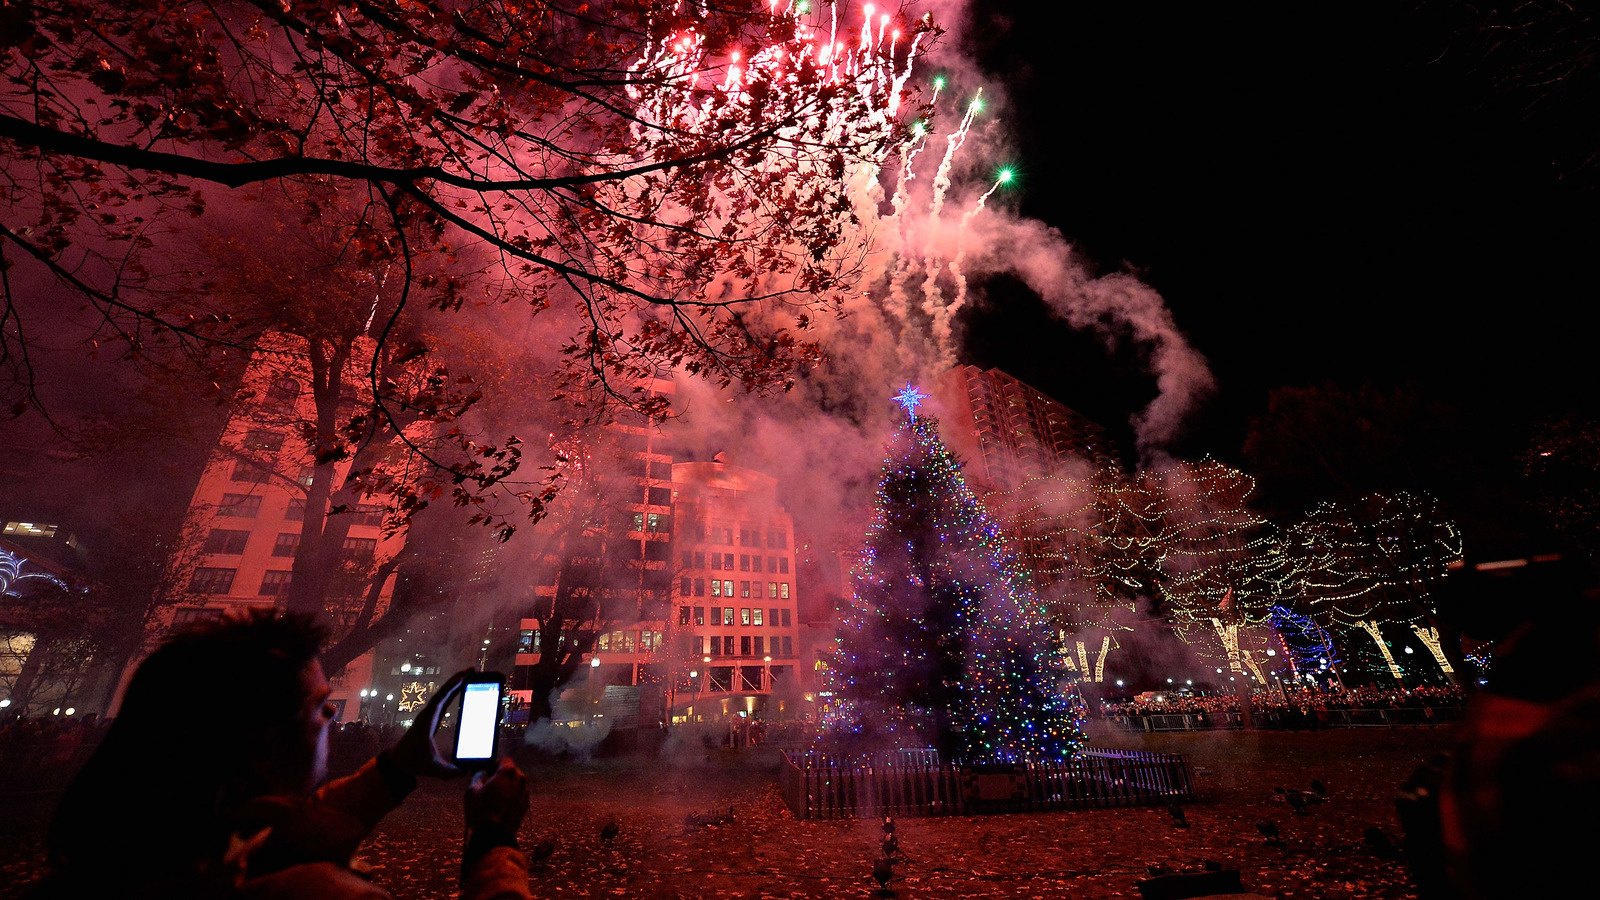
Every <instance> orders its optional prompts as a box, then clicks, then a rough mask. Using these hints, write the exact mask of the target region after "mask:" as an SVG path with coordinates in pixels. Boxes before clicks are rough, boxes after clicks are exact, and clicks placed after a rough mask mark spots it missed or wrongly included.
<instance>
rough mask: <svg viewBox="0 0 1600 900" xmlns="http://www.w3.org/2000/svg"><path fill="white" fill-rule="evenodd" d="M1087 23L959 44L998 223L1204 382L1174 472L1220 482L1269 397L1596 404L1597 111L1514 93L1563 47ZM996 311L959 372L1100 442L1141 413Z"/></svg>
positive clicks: (1214, 10)
mask: <svg viewBox="0 0 1600 900" xmlns="http://www.w3.org/2000/svg"><path fill="white" fill-rule="evenodd" d="M1092 6H1093V7H1095V8H1092V9H1084V8H1081V7H1082V5H1080V4H1062V5H1053V6H1052V7H1051V8H1050V9H1048V10H1045V9H1041V8H1038V7H1034V6H1031V5H1025V4H1020V3H1013V4H1009V8H1010V9H1012V10H1013V12H1012V13H1011V14H1009V15H1008V14H1006V13H1005V12H1004V10H1005V9H1007V8H1008V5H1006V4H1002V5H1001V6H999V7H996V6H994V5H986V6H982V7H979V9H978V10H977V12H976V13H975V21H974V22H973V23H971V25H970V26H969V29H968V32H969V33H968V36H967V38H966V40H965V43H966V45H967V48H968V49H969V50H970V52H972V53H973V54H974V55H975V56H976V57H977V58H978V59H980V60H981V62H982V64H983V65H984V66H985V67H986V68H987V69H988V70H989V71H990V72H992V73H995V74H996V76H997V77H999V78H1001V79H1002V80H1003V81H1005V82H1006V83H1007V84H1008V85H1009V87H1010V90H1011V100H1012V106H1011V108H1009V109H1006V110H1003V111H1002V110H997V113H996V114H998V115H1005V116H1008V117H1009V118H1010V119H1011V120H1012V121H1013V122H1015V123H1016V126H1017V130H1018V132H1019V133H1020V137H1019V140H1018V143H1017V160H1018V162H1019V166H1020V175H1021V178H1020V185H1019V190H1018V191H1017V192H1016V193H1015V194H1014V195H1012V199H1011V200H1010V202H1012V203H1016V204H1019V207H1020V211H1021V212H1023V213H1024V214H1026V215H1029V216H1034V217H1037V218H1040V219H1043V220H1045V221H1047V222H1049V223H1051V224H1053V225H1055V226H1056V227H1058V228H1059V229H1060V230H1061V231H1062V232H1063V233H1064V234H1066V236H1067V237H1068V238H1069V239H1071V240H1073V241H1074V243H1075V244H1076V245H1077V246H1078V248H1079V249H1080V250H1081V251H1083V253H1084V254H1085V255H1086V256H1087V257H1088V258H1089V259H1091V260H1093V262H1094V263H1095V264H1096V265H1097V266H1098V267H1100V269H1101V270H1102V271H1114V270H1119V269H1120V270H1127V271H1131V272H1133V273H1135V274H1137V275H1139V277H1141V278H1142V279H1143V280H1145V281H1146V282H1147V283H1149V284H1151V285H1152V286H1154V287H1155V288H1156V289H1157V290H1159V291H1160V292H1161V293H1162V295H1163V296H1164V297H1165V298H1166V300H1167V302H1168V305H1169V306H1170V307H1171V308H1172V309H1173V311H1174V315H1175V317H1176V319H1177V322H1178V325H1179V327H1180V328H1181V329H1182V330H1183V331H1184V332H1185V333H1186V334H1187V335H1188V336H1189V338H1190V339H1191V340H1192V341H1193V343H1194V344H1195V345H1196V346H1197V348H1198V349H1199V350H1200V351H1201V352H1202V353H1203V354H1205V355H1206V356H1207V358H1208V359H1209V361H1210V363H1211V366H1212V369H1213V372H1214V373H1215V375H1216V376H1217V381H1218V390H1217V392H1216V393H1215V394H1214V395H1213V397H1212V399H1211V401H1210V402H1209V403H1208V404H1207V405H1206V406H1205V407H1204V408H1203V409H1202V410H1200V411H1199V412H1198V414H1197V415H1195V416H1194V417H1192V419H1191V424H1190V427H1189V429H1188V432H1187V433H1186V435H1185V437H1184V439H1183V440H1182V441H1181V442H1180V445H1179V446H1178V447H1176V448H1175V449H1176V450H1178V451H1179V452H1180V453H1181V454H1184V455H1197V454H1199V453H1205V452H1210V453H1213V454H1215V455H1218V456H1220V457H1222V458H1224V459H1230V458H1234V457H1236V455H1237V452H1238V450H1239V445H1240V441H1241V439H1242V436H1243V430H1244V427H1245V423H1246V421H1247V419H1248V417H1249V416H1251V415H1254V414H1257V413H1259V412H1261V411H1263V410H1264V409H1265V400H1266V395H1267V392H1268V391H1269V390H1270V389H1271V387H1273V386H1275V385H1280V384H1287V385H1306V384H1314V383H1318V382H1321V381H1324V380H1329V379H1332V380H1335V381H1338V382H1340V383H1342V384H1345V385H1347V386H1355V385H1358V384H1360V383H1361V382H1363V381H1368V380H1370V381H1372V382H1374V383H1376V384H1379V385H1394V384H1404V383H1411V384H1415V385H1416V386H1417V387H1419V388H1420V389H1422V390H1423V391H1425V392H1426V393H1427V394H1428V395H1430V396H1433V397H1436V398H1438V399H1440V400H1442V401H1444V402H1447V403H1451V404H1460V405H1464V406H1467V407H1470V408H1471V409H1473V410H1474V411H1476V412H1478V413H1482V414H1483V416H1484V418H1485V420H1486V421H1490V422H1494V421H1502V422H1504V421H1511V420H1516V421H1523V420H1526V419H1527V418H1529V417H1531V416H1537V415H1542V414H1545V413H1547V412H1550V411H1553V410H1559V409H1564V408H1569V407H1572V406H1575V405H1576V406H1587V405H1589V404H1591V403H1592V399H1591V398H1590V397H1589V394H1590V393H1591V387H1592V385H1593V382H1594V378H1593V376H1592V374H1590V373H1591V371H1592V363H1591V359H1592V353H1591V351H1590V350H1589V347H1590V345H1591V343H1592V333H1591V330H1590V329H1589V327H1587V326H1586V325H1584V324H1583V322H1584V319H1585V317H1584V315H1583V313H1584V311H1585V307H1586V306H1587V305H1588V303H1589V302H1591V301H1592V299H1593V297H1594V288H1593V285H1594V283H1595V278H1594V275H1595V272H1594V268H1595V264H1594V259H1595V252H1594V248H1595V247H1596V246H1597V244H1596V238H1597V237H1600V234H1597V225H1596V222H1595V217H1594V215H1593V203H1592V201H1593V199H1594V196H1595V194H1594V185H1595V182H1596V178H1595V173H1594V172H1593V170H1592V168H1591V167H1586V166H1584V165H1583V163H1584V161H1585V159H1586V158H1587V157H1588V156H1589V155H1590V154H1593V153H1594V152H1595V150H1596V149H1597V148H1600V142H1597V141H1596V140H1595V134H1596V127H1595V125H1594V124H1593V123H1592V122H1591V121H1590V120H1591V119H1592V118H1593V110H1594V109H1595V108H1596V105H1595V103H1594V102H1593V101H1594V100H1595V99H1596V96H1597V93H1600V92H1597V91H1596V90H1595V89H1594V86H1593V84H1592V82H1593V81H1594V78H1593V76H1590V75H1589V74H1588V73H1586V72H1579V73H1577V74H1574V75H1570V76H1569V77H1568V78H1567V79H1566V80H1565V81H1563V82H1561V83H1560V84H1558V85H1557V86H1556V87H1555V88H1553V89H1550V90H1548V91H1543V90H1540V91H1534V90H1527V89H1521V88H1518V87H1517V86H1516V85H1514V84H1513V85H1510V86H1507V84H1506V80H1507V79H1508V78H1510V77H1512V76H1514V75H1516V74H1517V72H1518V71H1519V66H1523V65H1525V64H1527V63H1528V62H1529V61H1530V60H1534V61H1536V60H1538V59H1539V57H1538V55H1537V50H1538V48H1539V47H1541V46H1544V45H1546V44H1553V45H1557V46H1560V43H1559V42H1560V40H1562V39H1564V38H1566V37H1571V36H1572V35H1570V34H1568V33H1566V32H1561V31H1555V32H1554V33H1555V35H1556V37H1555V38H1550V37H1547V36H1546V35H1545V33H1544V32H1541V31H1538V30H1534V31H1530V32H1528V33H1527V35H1525V37H1526V40H1525V41H1520V42H1519V39H1518V38H1517V37H1515V36H1513V37H1512V38H1511V39H1509V40H1506V41H1505V43H1504V44H1503V45H1502V46H1500V47H1499V48H1497V49H1496V50H1495V51H1494V52H1493V53H1487V52H1486V51H1485V50H1484V49H1483V47H1482V45H1481V43H1480V42H1478V41H1477V40H1476V39H1475V38H1474V37H1472V36H1471V35H1468V36H1466V37H1457V38H1451V37H1450V34H1449V32H1450V29H1451V28H1452V27H1453V23H1459V21H1461V16H1460V13H1459V11H1456V10H1452V9H1451V8H1450V5H1449V4H1441V5H1440V6H1439V7H1437V8H1435V7H1432V6H1427V5H1424V6H1423V7H1421V8H1418V9H1407V8H1405V7H1406V6H1407V5H1406V4H1392V5H1388V6H1392V7H1393V8H1392V9H1388V8H1383V7H1385V6H1386V5H1384V4H1373V5H1371V6H1373V7H1378V8H1376V9H1368V8H1367V6H1368V5H1366V4H1357V5H1356V6H1355V7H1349V6H1344V7H1337V8H1334V7H1325V6H1310V7H1304V8H1299V7H1294V5H1290V6H1289V7H1285V6H1282V5H1279V6H1274V7H1271V8H1267V7H1258V8H1254V9H1241V8H1232V7H1219V6H1217V5H1215V4H1204V5H1185V6H1181V7H1166V6H1161V7H1155V8H1147V7H1144V6H1142V5H1141V6H1128V5H1124V4H1094V5H1092ZM1107 7H1112V8H1107ZM1023 10H1026V11H1025V12H1024V11H1023ZM1578 37H1582V35H1578ZM1560 52H1568V53H1569V55H1570V53H1572V52H1576V51H1558V55H1559V53H1560ZM990 294H991V299H992V300H993V301H994V302H991V303H990V304H989V306H988V307H987V308H986V309H985V310H983V311H980V312H977V313H975V314H974V315H973V316H971V317H970V318H969V321H968V324H969V328H970V331H969V337H968V353H969V358H970V361H971V362H974V363H976V364H979V365H983V366H991V365H993V366H999V367H1001V368H1004V369H1006V370H1007V371H1010V372H1012V373H1013V374H1015V375H1017V376H1018V377H1020V378H1022V379H1024V380H1025V381H1028V382H1030V383H1033V384H1034V385H1035V386H1037V387H1039V388H1041V389H1043V390H1045V391H1046V392H1048V393H1050V394H1052V395H1054V396H1056V397H1058V398H1059V399H1061V400H1062V401H1063V402H1066V403H1067V404H1068V405H1071V406H1073V407H1075V408H1077V409H1079V410H1080V411H1082V412H1084V413H1086V414H1088V415H1090V416H1091V417H1094V418H1096V419H1098V420H1100V421H1102V422H1104V423H1105V424H1107V425H1108V426H1112V427H1113V428H1115V427H1118V426H1120V425H1121V424H1122V423H1123V422H1124V421H1125V419H1126V417H1127V415H1128V414H1129V412H1131V411H1132V410H1134V409H1136V408H1138V407H1139V405H1141V404H1142V403H1144V402H1146V401H1147V400H1148V399H1149V397H1150V396H1152V395H1153V393H1154V388H1153V385H1152V384H1151V383H1150V380H1149V378H1148V376H1142V375H1141V374H1140V371H1141V370H1140V366H1139V360H1138V359H1137V358H1136V357H1135V356H1133V355H1132V354H1131V353H1130V352H1128V351H1126V350H1124V351H1122V352H1120V353H1113V354H1111V355H1109V356H1108V355H1107V354H1106V353H1105V351H1103V350H1102V349H1101V346H1100V344H1099V341H1098V339H1095V338H1091V337H1087V336H1083V335H1074V334H1072V333H1070V332H1068V331H1067V330H1066V329H1064V328H1062V327H1058V326H1051V325H1050V323H1049V322H1048V319H1047V317H1046V316H1045V315H1044V313H1043V312H1042V310H1040V309H1038V308H1037V306H1036V305H1034V304H1032V303H1030V301H1029V298H1028V297H1027V295H1026V293H1025V292H1023V291H1020V290H1018V289H1017V288H1016V287H1015V286H1014V285H1008V284H1003V283H1002V284H996V285H991V286H990ZM1062 351H1065V352H1062Z"/></svg>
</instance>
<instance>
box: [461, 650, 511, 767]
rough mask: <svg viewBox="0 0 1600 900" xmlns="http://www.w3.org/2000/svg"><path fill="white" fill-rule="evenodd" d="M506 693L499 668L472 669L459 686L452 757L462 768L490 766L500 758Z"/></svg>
mask: <svg viewBox="0 0 1600 900" xmlns="http://www.w3.org/2000/svg"><path fill="white" fill-rule="evenodd" d="M505 695H506V677H505V676H504V675H501V674H500V673H498V672H474V673H472V674H471V675H469V676H468V677H467V682H466V684H464V685H462V687H461V705H460V706H459V707H458V708H457V712H456V741H455V753H454V754H453V757H452V758H453V759H454V761H455V764H456V765H457V766H460V767H461V768H463V769H488V768H492V767H493V766H494V765H495V763H496V761H497V760H498V759H499V754H498V752H497V751H498V749H499V742H500V711H501V709H502V708H503V706H504V701H505Z"/></svg>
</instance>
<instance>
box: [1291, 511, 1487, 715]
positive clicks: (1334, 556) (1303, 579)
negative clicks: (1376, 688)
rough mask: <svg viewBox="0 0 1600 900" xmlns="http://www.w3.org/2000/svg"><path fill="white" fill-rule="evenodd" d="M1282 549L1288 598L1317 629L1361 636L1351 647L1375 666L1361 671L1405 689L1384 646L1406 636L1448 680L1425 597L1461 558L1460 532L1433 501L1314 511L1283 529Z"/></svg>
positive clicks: (1451, 670) (1433, 613) (1433, 604)
mask: <svg viewBox="0 0 1600 900" xmlns="http://www.w3.org/2000/svg"><path fill="white" fill-rule="evenodd" d="M1284 544H1285V547H1286V554H1287V556H1288V557H1289V558H1290V559H1291V560H1292V562H1293V570H1294V583H1293V586H1292V592H1293V594H1294V595H1296V596H1297V597H1298V599H1299V601H1300V603H1301V604H1302V605H1303V606H1304V608H1305V610H1306V611H1308V612H1309V613H1310V615H1311V617H1312V618H1313V619H1315V620H1316V622H1317V624H1319V625H1321V626H1322V627H1324V628H1326V629H1328V630H1330V631H1333V632H1334V633H1336V634H1341V635H1354V634H1357V633H1359V634H1360V636H1361V639H1360V640H1358V641H1353V642H1349V644H1350V646H1357V647H1361V648H1362V649H1363V650H1368V651H1371V652H1375V653H1376V654H1377V656H1378V657H1379V658H1380V660H1381V662H1380V661H1378V660H1374V661H1372V662H1371V663H1369V664H1367V665H1365V666H1364V668H1367V669H1369V670H1378V669H1380V668H1381V669H1382V670H1386V671H1387V672H1388V673H1389V675H1390V676H1391V677H1393V678H1394V679H1395V681H1396V682H1400V683H1404V677H1405V676H1404V672H1403V671H1402V668H1401V661H1400V659H1399V658H1397V657H1396V656H1395V653H1394V651H1393V649H1392V648H1391V646H1390V645H1391V642H1392V639H1393V637H1394V635H1396V634H1404V633H1405V631H1409V632H1410V633H1411V634H1412V635H1414V636H1415V638H1416V639H1417V641H1418V642H1419V643H1421V644H1422V646H1423V647H1424V648H1425V649H1426V650H1427V651H1428V654H1429V656H1430V657H1431V658H1432V659H1433V660H1434V662H1435V663H1436V664H1437V665H1438V667H1439V669H1440V670H1441V671H1442V672H1443V674H1444V675H1445V677H1446V678H1449V679H1450V680H1452V681H1454V680H1455V678H1456V673H1455V666H1454V665H1453V664H1452V663H1451V662H1450V660H1449V659H1448V657H1447V656H1446V653H1445V647H1444V645H1443V642H1442V641H1441V639H1440V632H1439V627H1438V624H1439V623H1438V613H1437V601H1436V600H1434V599H1433V597H1432V595H1433V593H1434V592H1435V591H1436V590H1437V588H1438V586H1439V584H1440V582H1441V581H1442V580H1443V579H1444V578H1445V575H1446V572H1447V571H1448V569H1449V567H1450V565H1451V564H1452V563H1454V562H1457V561H1459V560H1460V559H1461V551H1462V544H1461V532H1460V531H1459V529H1457V527H1456V525H1455V523H1454V522H1453V521H1451V520H1450V519H1448V518H1447V517H1446V516H1445V514H1444V511H1443V509H1442V507H1441V506H1440V504H1439V501H1438V500H1436V499H1434V498H1433V497H1431V496H1428V495H1426V494H1417V493H1409V492H1400V493H1397V494H1395V495H1393V496H1384V495H1381V494H1370V495H1368V496H1365V497H1362V498H1360V499H1359V500H1357V501H1355V502H1354V503H1322V504H1318V506H1317V507H1316V508H1315V509H1313V510H1312V511H1311V512H1310V513H1308V514H1307V515H1306V517H1305V518H1304V519H1302V520H1301V521H1299V522H1298V523H1296V524H1295V525H1294V526H1293V527H1292V528H1290V529H1289V531H1288V534H1287V535H1286V536H1285V541H1284ZM1401 629H1404V631H1402V630H1401ZM1406 646H1409V644H1407V645H1406Z"/></svg>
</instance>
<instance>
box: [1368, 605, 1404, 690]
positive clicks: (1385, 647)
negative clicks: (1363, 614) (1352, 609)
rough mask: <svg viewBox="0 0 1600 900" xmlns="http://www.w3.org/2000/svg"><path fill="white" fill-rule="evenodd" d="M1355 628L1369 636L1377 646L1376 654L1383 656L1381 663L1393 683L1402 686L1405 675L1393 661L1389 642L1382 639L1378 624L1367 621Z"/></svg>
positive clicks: (1381, 631)
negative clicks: (1387, 668)
mask: <svg viewBox="0 0 1600 900" xmlns="http://www.w3.org/2000/svg"><path fill="white" fill-rule="evenodd" d="M1356 627H1357V628H1360V629H1361V630H1362V631H1365V632H1366V633H1367V634H1368V635H1370V636H1371V637H1372V642H1373V643H1374V644H1377V645H1378V652H1379V653H1381V654H1383V661H1384V663H1386V664H1387V665H1388V666H1389V675H1390V676H1391V677H1392V678H1394V680H1395V683H1396V684H1404V683H1405V680H1406V679H1405V675H1404V673H1402V672H1401V671H1400V664H1399V663H1397V662H1395V661H1394V654H1393V653H1391V652H1389V642H1388V641H1385V640H1384V639H1383V629H1381V628H1379V627H1378V623H1377V622H1374V621H1372V620H1371V619H1367V620H1365V621H1362V622H1357V623H1356Z"/></svg>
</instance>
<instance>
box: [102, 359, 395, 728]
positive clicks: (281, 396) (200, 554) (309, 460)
mask: <svg viewBox="0 0 1600 900" xmlns="http://www.w3.org/2000/svg"><path fill="white" fill-rule="evenodd" d="M264 344H265V346H264V347H263V348H262V349H260V350H258V351H257V352H256V353H255V354H254V356H253V357H252V359H251V361H250V363H249V365H248V367H247V368H246V371H245V374H244V377H243V381H242V384H241V388H240V391H239V393H238V395H237V396H238V399H237V401H236V403H235V406H234V408H233V410H232V411H231V413H230V416H229V418H228V421H227V424H226V425H225V426H224V428H223V432H222V435H221V437H220V439H219V440H218V442H217V446H216V448H215V450H214V451H213V452H212V453H211V455H210V458H209V459H208V461H207V462H206V466H205V470H204V472H203V473H202V474H201V477H200V480H199V483H198V485H197V486H196V488H195V491H194V495H193V497H191V498H190V501H189V510H188V514H187V517H186V524H185V531H184V533H185V540H184V542H183V544H182V546H180V547H179V549H178V550H177V552H176V553H175V554H174V557H173V559H172V560H171V563H170V564H171V565H172V566H174V567H177V568H179V569H182V570H185V571H186V576H185V577H184V578H182V579H181V581H182V584H181V585H180V586H179V587H178V588H177V589H176V590H175V592H174V593H173V594H172V595H170V596H168V597H165V598H163V599H162V602H161V603H160V604H158V606H157V607H156V608H155V610H154V611H153V614H152V616H151V621H150V622H149V623H148V625H147V627H146V645H147V648H146V649H147V650H148V649H153V647H154V646H155V645H156V644H157V643H159V642H160V640H161V639H162V638H164V637H165V636H166V635H167V634H168V633H170V632H171V631H172V630H173V629H174V628H177V627H180V626H183V625H185V624H188V623H191V622H195V621H201V620H213V619H218V618H221V617H222V616H223V615H225V614H226V613H228V612H230V611H239V610H248V609H272V608H275V607H279V606H280V605H281V604H282V603H283V602H284V600H285V597H286V594H287V591H288V589H289V585H290V582H291V579H292V577H293V575H292V572H291V570H292V567H293V565H294V560H295V554H296V552H297V551H298V549H299V545H300V537H301V529H302V525H303V522H304V520H305V516H306V502H307V495H308V489H309V488H310V487H311V485H312V483H313V479H314V478H315V477H317V473H318V472H319V470H318V469H317V467H316V466H315V465H314V459H313V457H312V451H311V448H310V446H308V444H307V443H306V442H305V440H304V437H303V430H302V428H301V423H304V422H307V421H314V420H315V418H314V416H313V401H312V398H311V396H310V390H309V387H308V386H307V384H306V381H307V379H308V375H307V372H308V370H309V367H308V366H307V365H306V362H305V355H304V350H303V345H302V344H300V343H299V342H298V339H296V338H293V337H289V336H285V335H277V336H271V337H269V339H268V340H267V341H265V342H264ZM357 349H358V351H359V352H357V353H355V354H353V355H352V356H353V358H352V359H351V361H350V362H349V364H348V366H347V375H346V381H347V383H349V384H351V385H360V384H362V383H363V378H362V373H363V372H364V370H365V368H366V366H367V365H368V363H369V361H370V359H371V354H372V352H373V346H372V342H371V341H370V340H367V339H362V340H361V341H360V342H359V345H358V348H357ZM352 390H353V391H359V388H353V389H352ZM356 399H359V398H356ZM349 467H350V464H349V463H348V462H346V463H343V464H337V465H335V466H334V467H333V475H332V477H333V479H334V481H335V483H334V485H333V487H334V488H335V489H337V488H338V487H339V483H340V482H342V480H343V479H344V478H345V476H346V475H347V473H348V471H349ZM320 471H322V472H324V473H326V471H327V469H326V468H324V469H322V470H320ZM341 515H342V516H344V517H345V518H346V520H347V524H348V531H347V533H346V536H345V537H344V538H343V540H342V547H341V551H340V556H339V560H338V566H339V573H338V575H337V576H336V577H335V582H334V588H333V591H332V593H331V595H330V602H329V604H328V606H327V609H326V610H325V615H326V619H327V622H328V624H329V625H330V626H331V628H332V629H333V631H334V633H335V635H337V634H338V632H339V630H340V628H341V627H342V626H346V625H348V624H349V623H350V621H351V618H352V616H353V615H354V614H355V611H356V610H357V609H359V608H360V604H361V601H362V599H363V597H364V595H365V594H366V592H367V589H368V587H369V585H368V582H367V581H366V580H365V578H364V576H365V575H366V574H367V573H370V572H372V571H374V570H375V569H376V568H377V567H378V566H379V565H380V564H381V563H382V562H383V561H385V560H387V559H389V558H391V557H392V556H393V555H394V554H395V553H397V552H399V550H400V548H401V547H402V546H403V545H404V543H405V535H404V532H400V533H397V534H393V535H388V536H385V534H384V533H383V527H382V526H383V521H384V510H383V508H382V507H381V506H378V505H376V504H359V505H357V506H356V507H355V508H354V509H353V510H351V511H349V512H346V513H341ZM393 591H394V576H393V574H392V573H391V574H390V575H388V576H387V577H386V578H385V579H384V584H383V585H382V586H381V592H380V596H379V601H378V614H379V615H381V614H382V612H383V611H384V610H385V609H386V608H387V606H388V603H389V600H390V598H391V596H392V594H393ZM141 656H142V655H141ZM136 662H137V660H135V663H136ZM371 669H372V657H371V654H370V653H369V654H367V655H365V656H363V657H361V658H360V659H358V660H356V661H354V662H352V663H351V664H349V665H348V666H346V667H345V669H344V670H343V671H342V672H339V673H335V674H334V675H333V676H332V677H331V678H330V679H329V680H330V682H331V684H332V686H333V695H332V697H331V698H330V700H331V702H332V703H334V704H335V705H336V706H338V707H339V708H340V717H339V718H340V721H351V720H353V719H355V718H356V717H357V716H358V715H359V714H360V707H361V700H362V697H361V693H360V692H361V691H362V690H365V689H366V688H367V687H368V683H369V682H370V681H371V680H372V672H371ZM131 674H132V666H131V665H130V667H129V669H128V671H127V672H126V673H125V674H124V678H125V679H126V677H128V676H130V675H131ZM242 702H248V700H244V701H242Z"/></svg>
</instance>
